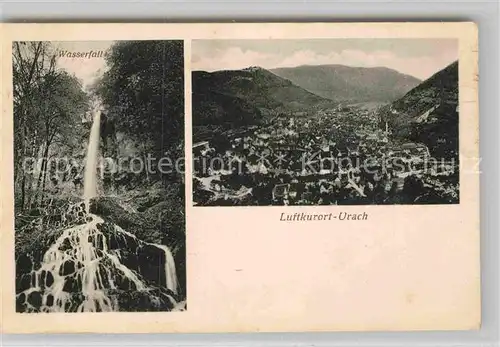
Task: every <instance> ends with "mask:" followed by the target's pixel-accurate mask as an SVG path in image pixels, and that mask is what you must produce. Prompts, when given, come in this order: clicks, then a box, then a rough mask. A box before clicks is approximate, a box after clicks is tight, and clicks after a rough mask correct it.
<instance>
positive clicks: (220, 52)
mask: <svg viewBox="0 0 500 347" xmlns="http://www.w3.org/2000/svg"><path fill="white" fill-rule="evenodd" d="M458 66H459V61H458V41H457V40H455V39H424V38H422V39H413V38H412V39H368V38H367V39H351V38H349V39H338V38H336V39H299V40H273V39H269V40H193V41H192V57H191V69H192V124H193V130H192V154H193V166H192V167H193V171H194V172H193V204H194V205H195V206H272V205H277V206H284V205H295V206H305V205H397V204H401V205H417V204H458V203H459V193H460V181H459V178H460V172H459V167H460V165H459V164H460V160H459V159H460V158H459V111H460V110H459V96H458V89H459V88H458V74H459V73H458Z"/></svg>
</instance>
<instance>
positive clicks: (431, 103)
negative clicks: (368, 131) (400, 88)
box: [379, 61, 459, 157]
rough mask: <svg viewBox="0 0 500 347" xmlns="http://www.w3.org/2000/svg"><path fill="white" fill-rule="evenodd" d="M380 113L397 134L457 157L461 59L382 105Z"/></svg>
mask: <svg viewBox="0 0 500 347" xmlns="http://www.w3.org/2000/svg"><path fill="white" fill-rule="evenodd" d="M379 114H380V116H381V120H382V122H385V121H387V122H388V123H389V126H390V127H391V129H392V131H393V133H394V135H395V136H398V137H401V138H408V139H410V140H413V141H419V142H423V143H425V144H427V145H428V146H429V148H430V150H431V151H432V152H434V153H433V154H435V155H437V156H444V157H456V156H458V122H459V118H458V117H459V114H458V61H456V62H454V63H452V64H450V65H448V66H447V67H445V68H444V69H442V70H440V71H438V72H437V73H435V74H434V75H433V76H431V77H430V78H428V79H427V80H425V81H424V82H422V83H421V84H419V85H418V86H417V87H415V88H413V89H412V90H411V91H409V92H408V93H407V94H406V95H404V96H403V97H402V98H400V99H398V100H396V101H395V102H393V103H392V104H390V105H388V106H386V107H383V108H382V109H381V110H380V111H379Z"/></svg>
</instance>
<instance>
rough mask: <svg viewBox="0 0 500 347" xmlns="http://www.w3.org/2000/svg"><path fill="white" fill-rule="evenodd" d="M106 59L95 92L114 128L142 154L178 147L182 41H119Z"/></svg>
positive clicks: (181, 117)
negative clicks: (138, 146) (140, 150)
mask: <svg viewBox="0 0 500 347" xmlns="http://www.w3.org/2000/svg"><path fill="white" fill-rule="evenodd" d="M106 62H107V64H108V67H109V69H108V70H107V71H106V72H105V73H104V75H103V77H102V78H101V79H100V80H99V81H98V82H97V83H96V85H95V86H94V87H93V92H94V93H95V94H96V95H98V96H99V98H100V99H101V100H102V103H103V106H104V108H105V112H106V114H107V117H108V119H109V121H110V122H112V123H113V125H114V127H115V128H116V131H117V132H121V133H124V134H125V135H126V136H128V137H130V138H131V139H133V140H135V141H137V143H138V144H139V143H140V144H141V147H142V149H143V152H144V155H146V154H152V155H153V156H155V157H156V158H160V157H162V156H163V155H165V152H173V151H178V150H179V147H180V145H181V142H182V141H183V138H184V69H183V66H184V58H183V42H182V41H126V42H118V43H116V44H115V45H113V46H112V47H111V49H110V52H109V54H108V55H107V58H106ZM182 149H183V148H182ZM177 154H178V155H179V153H177ZM182 156H183V155H182Z"/></svg>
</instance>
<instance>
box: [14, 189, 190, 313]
mask: <svg viewBox="0 0 500 347" xmlns="http://www.w3.org/2000/svg"><path fill="white" fill-rule="evenodd" d="M70 209H71V207H70ZM92 212H96V213H99V214H101V215H102V216H103V217H104V218H101V217H100V216H98V215H96V214H94V213H92ZM80 222H81V223H80V224H77V225H74V226H72V227H69V228H65V229H63V230H59V231H54V232H51V233H48V234H50V237H47V238H46V240H44V241H43V242H42V244H41V245H39V246H40V247H33V249H32V250H31V251H29V250H28V249H27V248H24V253H21V254H20V255H19V256H18V257H17V259H16V271H17V281H16V308H17V311H18V312H78V311H80V312H81V311H85V312H100V311H119V310H124V311H135V310H137V311H169V310H173V309H178V308H179V305H178V302H179V301H180V295H179V283H178V280H177V274H176V266H175V260H174V256H173V254H172V252H171V250H170V248H168V247H167V246H165V245H162V244H160V243H154V242H148V241H145V240H142V239H141V238H140V237H139V235H138V234H145V235H147V234H148V230H150V229H151V227H149V228H148V227H147V226H148V220H147V218H145V217H144V216H142V215H141V214H140V213H137V214H134V213H130V212H127V211H125V210H124V209H123V208H122V207H121V206H120V205H118V204H117V203H116V202H115V201H113V200H112V199H107V198H102V199H97V200H94V201H92V204H91V213H90V214H88V215H86V216H85V218H84V220H83V223H82V221H80Z"/></svg>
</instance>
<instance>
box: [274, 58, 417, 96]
mask: <svg viewBox="0 0 500 347" xmlns="http://www.w3.org/2000/svg"><path fill="white" fill-rule="evenodd" d="M271 72H272V73H274V74H276V75H278V76H281V77H283V78H286V79H288V80H290V81H292V82H293V83H295V84H296V85H298V86H300V87H302V88H304V89H306V90H308V91H310V92H312V93H314V94H317V95H320V96H322V97H324V98H329V99H332V100H336V101H343V102H352V103H357V102H375V101H377V102H390V101H394V100H396V99H398V98H400V97H402V96H403V95H404V94H405V93H406V92H408V91H409V90H411V89H412V88H413V87H415V86H417V85H418V84H419V83H420V80H419V79H417V78H415V77H413V76H410V75H406V74H402V73H400V72H398V71H396V70H392V69H389V68H386V67H351V66H344V65H302V66H297V67H290V68H277V69H272V70H271Z"/></svg>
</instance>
